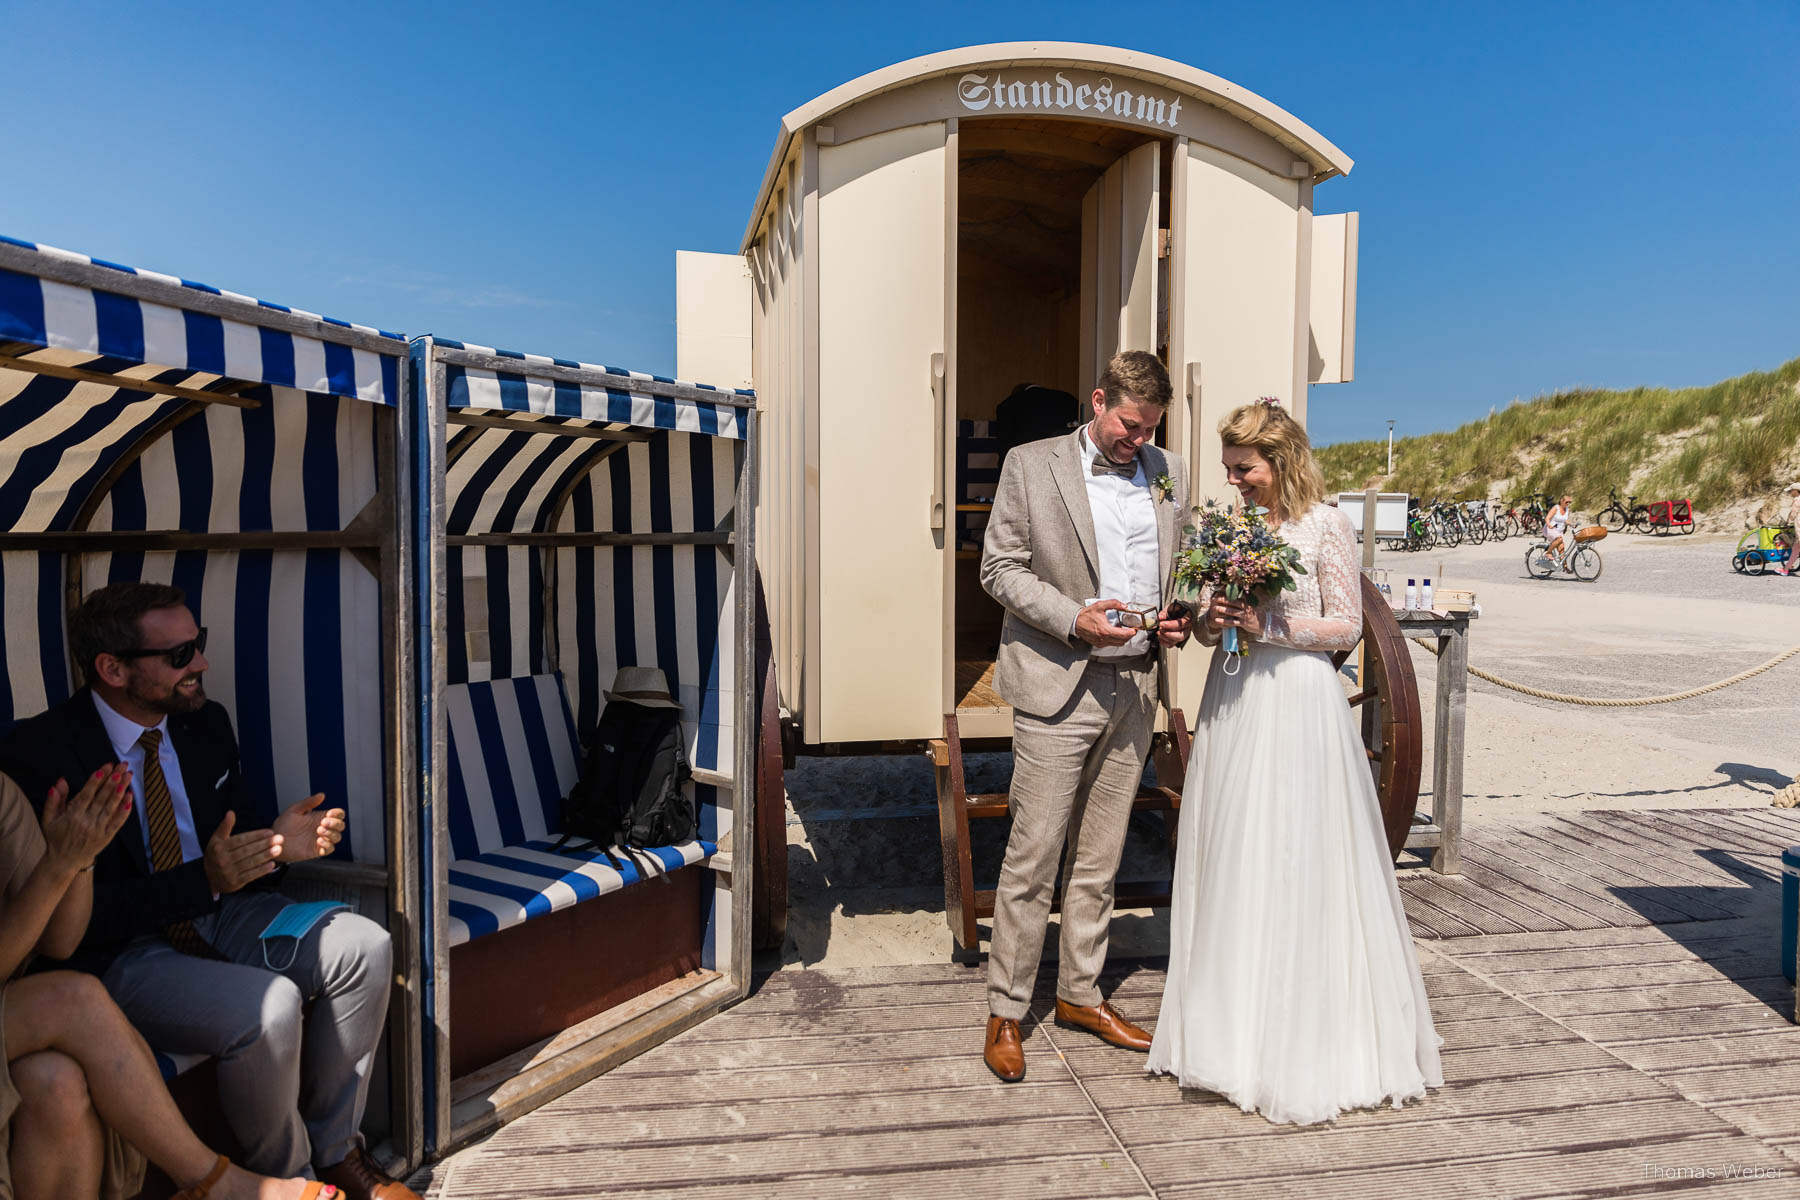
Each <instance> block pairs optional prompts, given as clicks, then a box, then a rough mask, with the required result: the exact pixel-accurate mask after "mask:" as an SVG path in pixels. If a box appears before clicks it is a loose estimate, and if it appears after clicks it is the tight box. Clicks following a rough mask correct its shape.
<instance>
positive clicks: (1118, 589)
mask: <svg viewBox="0 0 1800 1200" xmlns="http://www.w3.org/2000/svg"><path fill="white" fill-rule="evenodd" d="M1077 436H1078V437H1079V438H1080V441H1081V452H1082V456H1083V458H1082V464H1081V469H1082V472H1083V478H1085V479H1086V480H1087V497H1088V509H1089V510H1090V511H1091V512H1092V514H1093V517H1094V549H1095V550H1096V552H1097V553H1098V554H1099V556H1100V594H1099V596H1097V597H1092V598H1090V599H1089V600H1088V603H1090V604H1091V603H1093V601H1094V600H1096V599H1098V600H1122V601H1124V602H1125V603H1126V604H1129V605H1131V606H1132V607H1133V608H1154V609H1156V610H1157V611H1159V612H1160V611H1161V610H1162V551H1161V547H1160V545H1159V544H1158V540H1157V532H1156V499H1155V497H1154V496H1153V495H1152V494H1151V491H1150V481H1149V480H1148V479H1146V478H1145V477H1144V460H1143V457H1142V455H1140V456H1138V458H1137V459H1136V461H1135V470H1133V472H1132V474H1131V478H1129V479H1127V478H1126V477H1125V476H1123V475H1117V474H1113V473H1112V472H1109V471H1102V472H1101V473H1099V474H1097V475H1096V474H1095V473H1094V472H1093V470H1092V468H1091V466H1090V464H1091V463H1092V461H1093V458H1094V456H1095V455H1096V454H1097V453H1099V452H1098V451H1097V450H1095V449H1094V444H1093V442H1091V441H1089V440H1088V431H1087V427H1086V426H1085V425H1084V426H1082V428H1081V431H1080V433H1079V434H1078V435H1077ZM1148 649H1150V635H1149V633H1147V632H1145V631H1143V630H1139V631H1138V632H1137V633H1135V634H1133V635H1132V637H1131V640H1130V641H1129V642H1126V643H1125V644H1124V645H1122V646H1096V647H1094V650H1093V657H1094V658H1136V657H1137V656H1138V655H1140V654H1143V653H1144V652H1145V651H1146V650H1148Z"/></svg>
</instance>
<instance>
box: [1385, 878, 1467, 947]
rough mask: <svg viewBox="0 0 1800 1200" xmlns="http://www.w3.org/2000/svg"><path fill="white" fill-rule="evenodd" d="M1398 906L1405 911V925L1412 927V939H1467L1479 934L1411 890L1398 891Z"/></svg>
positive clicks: (1465, 923)
mask: <svg viewBox="0 0 1800 1200" xmlns="http://www.w3.org/2000/svg"><path fill="white" fill-rule="evenodd" d="M1400 905H1401V907H1402V908H1404V909H1405V910H1406V919H1407V923H1408V924H1410V925H1411V926H1412V931H1413V936H1414V937H1427V938H1447V937H1469V936H1472V935H1474V934H1478V933H1480V932H1481V930H1480V929H1479V928H1477V927H1476V926H1474V925H1471V924H1469V923H1468V922H1467V921H1464V920H1462V919H1461V918H1459V917H1454V916H1451V915H1450V914H1449V913H1447V912H1444V911H1443V910H1442V909H1439V908H1437V907H1435V906H1433V905H1432V904H1431V902H1430V901H1428V900H1426V899H1424V898H1423V897H1421V896H1419V895H1418V894H1417V893H1416V892H1415V891H1413V889H1411V888H1406V887H1403V888H1401V889H1400Z"/></svg>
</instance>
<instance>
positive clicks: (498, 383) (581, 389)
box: [435, 338, 756, 440]
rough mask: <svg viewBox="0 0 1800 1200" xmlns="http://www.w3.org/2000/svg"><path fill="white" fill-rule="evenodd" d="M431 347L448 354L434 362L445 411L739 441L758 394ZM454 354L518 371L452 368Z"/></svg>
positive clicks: (509, 354) (459, 346) (535, 358)
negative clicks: (504, 362) (747, 409)
mask: <svg viewBox="0 0 1800 1200" xmlns="http://www.w3.org/2000/svg"><path fill="white" fill-rule="evenodd" d="M435 341H436V345H437V346H438V347H439V348H440V349H441V350H448V351H450V352H451V353H449V354H442V355H440V357H442V358H443V359H444V361H445V362H446V367H445V378H444V382H445V389H444V390H445V403H446V404H447V405H448V406H449V407H450V408H476V409H481V408H487V409H497V410H500V411H503V412H517V413H532V414H535V415H538V416H557V417H565V418H575V419H581V420H587V421H595V422H600V423H603V424H607V425H613V426H620V427H623V426H636V427H637V428H639V429H666V430H669V431H671V432H675V433H704V434H708V435H710V436H713V437H724V438H733V439H737V440H742V439H743V437H744V422H743V421H742V419H741V418H740V413H741V411H742V408H743V407H744V402H745V401H746V400H754V399H755V395H756V394H755V393H754V392H752V391H749V390H748V389H742V388H740V389H736V390H727V389H724V388H715V387H711V386H709V385H707V384H703V383H687V382H684V381H682V380H679V379H669V378H666V377H664V376H661V375H646V374H644V373H643V372H641V371H627V370H625V369H623V368H621V367H606V366H599V365H597V364H594V363H582V362H574V361H572V360H570V359H564V358H546V357H544V356H542V355H537V354H520V353H518V352H517V351H513V350H495V349H492V348H491V347H486V346H474V345H469V344H467V343H464V342H453V341H449V340H447V339H443V338H438V339H435ZM456 351H463V352H465V353H466V354H467V355H472V356H481V357H484V358H489V359H494V358H499V359H509V360H512V361H514V362H517V363H518V364H519V369H518V371H516V372H513V371H507V370H501V369H497V368H488V367H478V366H473V365H470V364H469V363H468V362H466V361H465V362H458V361H457V360H458V358H459V357H462V356H459V355H457V354H456V353H455V352H456ZM558 368H560V369H561V372H582V373H585V374H588V375H600V376H611V377H612V378H610V379H604V380H600V379H594V380H575V379H569V378H557V377H556V376H557V375H558V374H559V373H561V372H559V371H558V370H557V369H558ZM547 369H548V370H547ZM614 380H617V382H616V383H615V382H614ZM646 385H648V386H646ZM709 392H710V393H714V394H716V395H718V396H719V397H720V399H719V400H717V401H714V400H710V399H708V397H707V395H706V393H709ZM726 397H731V399H729V400H728V399H726ZM733 401H735V403H734V402H733Z"/></svg>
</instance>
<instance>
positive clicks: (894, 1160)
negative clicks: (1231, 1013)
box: [457, 1112, 1118, 1196]
mask: <svg viewBox="0 0 1800 1200" xmlns="http://www.w3.org/2000/svg"><path fill="white" fill-rule="evenodd" d="M996 1132H997V1131H996V1130H994V1129H990V1128H988V1127H986V1126H985V1125H982V1124H979V1123H977V1124H973V1125H969V1124H964V1125H960V1126H957V1125H948V1126H941V1127H938V1128H935V1129H933V1130H932V1131H931V1134H930V1136H929V1137H921V1136H920V1134H919V1132H918V1130H917V1129H914V1128H905V1127H902V1128H897V1129H884V1130H875V1131H870V1132H848V1133H842V1134H825V1135H815V1136H813V1137H811V1138H798V1139H786V1138H770V1139H765V1140H761V1141H755V1140H746V1141H728V1142H695V1141H689V1142H686V1143H682V1144H679V1145H663V1144H655V1143H652V1144H649V1145H640V1144H638V1142H637V1141H636V1139H617V1140H615V1139H609V1138H598V1139H595V1138H590V1139H584V1140H583V1141H582V1142H581V1143H578V1144H576V1145H572V1146H570V1145H565V1146H564V1147H562V1148H561V1149H559V1150H552V1149H538V1150H534V1151H533V1152H532V1153H530V1154H521V1155H509V1156H504V1157H502V1156H498V1155H495V1156H489V1155H481V1156H478V1157H476V1158H474V1159H473V1160H472V1161H471V1162H469V1163H467V1164H464V1165H462V1166H461V1167H460V1168H459V1169H458V1171H457V1183H458V1185H459V1186H461V1187H466V1188H474V1189H481V1194H484V1195H494V1194H496V1191H495V1189H498V1188H503V1187H510V1188H514V1189H519V1190H522V1191H524V1194H526V1195H531V1196H544V1195H549V1194H551V1193H552V1192H553V1191H555V1190H557V1187H558V1185H559V1184H561V1185H565V1186H566V1185H567V1183H568V1182H569V1181H571V1180H603V1179H604V1180H621V1179H639V1180H655V1181H656V1183H657V1184H658V1186H660V1187H662V1188H665V1189H670V1190H674V1189H678V1188H684V1187H688V1186H693V1185H697V1184H707V1183H718V1182H725V1181H731V1180H736V1181H738V1182H739V1183H740V1184H747V1183H760V1182H774V1181H776V1180H781V1179H786V1178H788V1177H790V1176H794V1175H811V1174H815V1173H817V1172H818V1171H820V1170H821V1169H825V1170H829V1171H830V1172H831V1173H832V1174H833V1175H834V1176H836V1177H838V1179H839V1180H840V1181H842V1180H843V1179H844V1178H845V1177H854V1176H858V1175H864V1174H875V1175H890V1174H901V1173H904V1174H912V1173H913V1172H916V1171H920V1170H923V1169H927V1168H931V1167H949V1166H958V1165H961V1164H964V1163H969V1162H975V1161H984V1162H988V1163H993V1162H1004V1161H1006V1160H1007V1159H1009V1158H1017V1159H1025V1160H1033V1159H1040V1158H1045V1157H1051V1156H1054V1157H1068V1156H1075V1155H1081V1156H1087V1155H1100V1154H1107V1153H1112V1154H1117V1153H1118V1146H1117V1144H1116V1143H1115V1142H1114V1141H1113V1138H1112V1135H1111V1134H1110V1133H1109V1132H1108V1131H1107V1129H1106V1126H1105V1125H1104V1124H1103V1123H1102V1122H1101V1121H1100V1120H1098V1119H1097V1118H1096V1117H1094V1116H1093V1114H1092V1113H1091V1112H1089V1113H1085V1114H1082V1115H1080V1116H1074V1117H1069V1116H1059V1117H1045V1118H1042V1119H1035V1120H1029V1121H1020V1122H1016V1123H1013V1124H1011V1125H1009V1126H1007V1127H1006V1136H996ZM840 1186H841V1183H840ZM526 1189H536V1190H526Z"/></svg>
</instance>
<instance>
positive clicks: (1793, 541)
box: [1775, 482, 1800, 575]
mask: <svg viewBox="0 0 1800 1200" xmlns="http://www.w3.org/2000/svg"><path fill="white" fill-rule="evenodd" d="M1781 498H1782V499H1783V500H1785V501H1787V504H1788V510H1787V517H1786V519H1785V520H1782V519H1779V518H1778V519H1777V524H1785V525H1786V526H1787V527H1788V535H1787V541H1788V552H1787V557H1786V558H1784V559H1782V560H1781V561H1780V562H1778V563H1776V564H1775V569H1776V570H1777V571H1779V572H1780V573H1781V574H1783V575H1792V574H1794V566H1795V563H1794V559H1795V558H1796V557H1800V482H1795V483H1790V484H1788V485H1787V489H1786V490H1785V491H1783V492H1782V493H1781Z"/></svg>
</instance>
